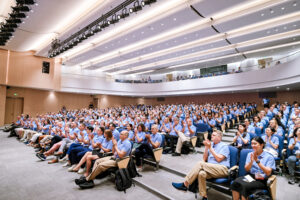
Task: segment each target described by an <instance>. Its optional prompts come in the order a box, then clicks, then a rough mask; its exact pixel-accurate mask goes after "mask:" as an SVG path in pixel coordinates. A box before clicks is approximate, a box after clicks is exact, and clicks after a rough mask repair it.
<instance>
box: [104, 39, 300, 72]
mask: <svg viewBox="0 0 300 200" xmlns="http://www.w3.org/2000/svg"><path fill="white" fill-rule="evenodd" d="M294 45H300V41H297V42H292V43H287V44H282V45H276V46H272V47H266V48H261V49H256V50H251V51H245V52H243V53H244V54H251V53H258V52H263V51H269V50H273V49H279V48H284V47H289V46H294ZM239 55H241V53H238V54H230V55H226V56H220V57H215V58H209V59H205V60H200V61H193V62H189V63H185V64H178V65H173V66H170V67H167V69H174V68H179V67H185V66H189V65H195V64H201V63H204V62H209V61H213V60H220V59H224V58H230V57H235V56H239ZM126 72H130V70H127V71H126ZM110 74H111V75H116V74H120V73H119V72H114V73H110Z"/></svg>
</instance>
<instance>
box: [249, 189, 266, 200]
mask: <svg viewBox="0 0 300 200" xmlns="http://www.w3.org/2000/svg"><path fill="white" fill-rule="evenodd" d="M248 199H249V200H271V197H270V196H269V195H268V192H267V190H260V189H257V190H255V191H254V193H253V194H251V195H250V196H249V197H248Z"/></svg>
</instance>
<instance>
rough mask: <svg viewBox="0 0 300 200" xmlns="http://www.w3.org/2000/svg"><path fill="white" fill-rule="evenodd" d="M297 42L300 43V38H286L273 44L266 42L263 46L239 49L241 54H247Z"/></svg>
mask: <svg viewBox="0 0 300 200" xmlns="http://www.w3.org/2000/svg"><path fill="white" fill-rule="evenodd" d="M296 41H300V36H298V37H291V38H286V39H282V40H276V41H272V42H266V43H263V44H257V45H252V46H248V47H243V48H238V49H239V51H241V52H246V51H251V50H256V49H262V48H266V47H273V46H276V45H280V44H288V43H291V42H296Z"/></svg>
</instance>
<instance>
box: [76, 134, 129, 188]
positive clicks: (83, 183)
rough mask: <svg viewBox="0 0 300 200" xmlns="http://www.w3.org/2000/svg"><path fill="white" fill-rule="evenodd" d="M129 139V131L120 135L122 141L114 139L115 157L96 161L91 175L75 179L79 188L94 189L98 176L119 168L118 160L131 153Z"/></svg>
mask: <svg viewBox="0 0 300 200" xmlns="http://www.w3.org/2000/svg"><path fill="white" fill-rule="evenodd" d="M127 138H128V131H122V132H121V134H120V140H119V141H118V142H117V141H116V139H112V142H113V154H114V155H113V156H107V157H104V158H100V159H98V160H96V162H95V164H94V167H93V170H92V172H91V173H90V175H89V176H88V177H86V178H85V179H82V178H80V179H75V183H76V184H77V185H79V187H81V188H92V187H94V182H93V180H94V179H95V178H96V176H98V175H99V174H101V173H103V172H104V171H106V170H108V169H109V168H112V167H116V166H117V162H116V159H118V158H121V159H122V158H125V157H126V156H129V154H130V152H131V143H130V141H129V140H128V139H127Z"/></svg>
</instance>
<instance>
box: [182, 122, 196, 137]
mask: <svg viewBox="0 0 300 200" xmlns="http://www.w3.org/2000/svg"><path fill="white" fill-rule="evenodd" d="M190 128H191V130H192V131H193V132H194V133H193V134H190V131H189V128H188V125H186V126H185V129H184V135H185V136H187V137H192V136H194V135H195V134H196V127H195V126H194V125H191V126H190Z"/></svg>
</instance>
